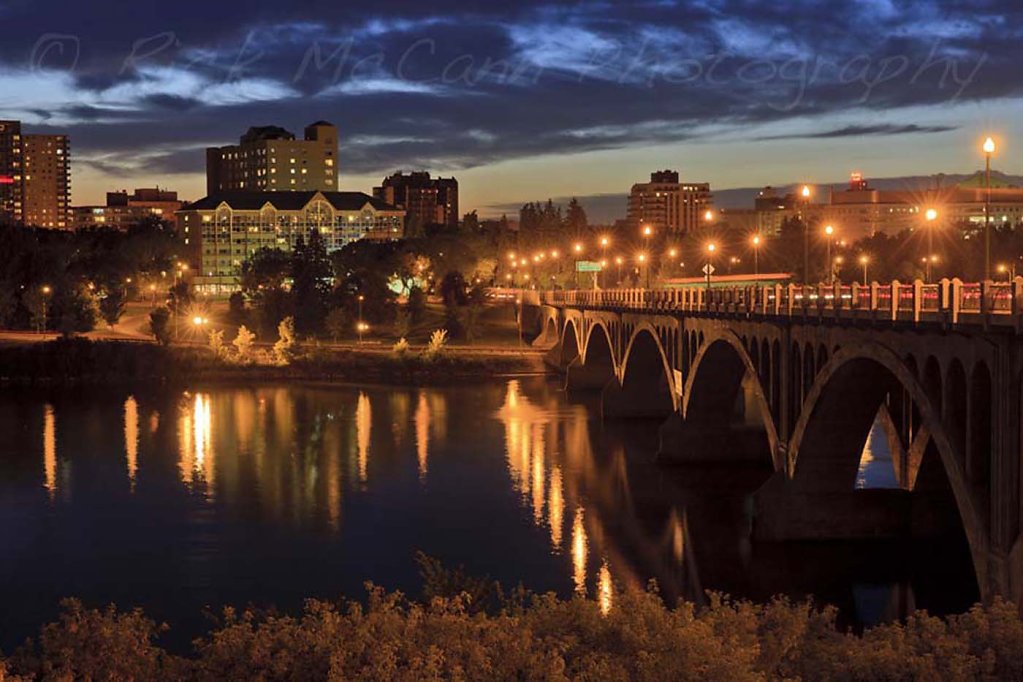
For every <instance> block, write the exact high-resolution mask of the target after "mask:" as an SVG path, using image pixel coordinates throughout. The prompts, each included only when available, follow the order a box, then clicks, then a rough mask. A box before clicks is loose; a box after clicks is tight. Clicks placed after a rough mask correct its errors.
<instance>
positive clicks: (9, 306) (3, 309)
mask: <svg viewBox="0 0 1023 682" xmlns="http://www.w3.org/2000/svg"><path fill="white" fill-rule="evenodd" d="M17 309H18V297H17V295H16V294H15V293H14V289H12V288H11V285H10V284H8V283H5V282H3V281H0V328H3V327H6V326H8V325H9V324H10V323H11V322H12V321H13V319H14V312H15V311H16V310H17Z"/></svg>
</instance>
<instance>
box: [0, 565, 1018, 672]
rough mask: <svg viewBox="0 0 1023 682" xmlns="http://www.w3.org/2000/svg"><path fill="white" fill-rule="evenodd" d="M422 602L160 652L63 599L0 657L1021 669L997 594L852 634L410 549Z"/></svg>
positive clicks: (547, 668)
mask: <svg viewBox="0 0 1023 682" xmlns="http://www.w3.org/2000/svg"><path fill="white" fill-rule="evenodd" d="M418 561H419V562H420V565H421V568H422V572H423V575H424V578H425V580H426V587H425V589H424V597H425V601H423V602H416V601H413V600H410V599H408V598H407V597H406V596H405V595H403V594H401V593H387V592H385V591H384V590H383V589H381V588H379V587H376V586H374V585H372V584H367V587H366V589H367V595H366V598H365V600H364V601H363V602H362V603H360V602H356V601H350V600H340V601H338V602H336V603H331V602H325V601H318V600H309V601H307V602H306V605H305V608H304V610H303V611H302V613H301V614H298V615H286V614H280V613H277V612H273V611H270V612H259V611H255V610H245V611H241V612H239V611H236V610H235V609H232V608H226V609H225V610H224V611H223V618H222V621H221V622H220V623H219V624H218V625H217V626H216V627H215V628H214V629H213V631H211V632H210V633H208V634H207V635H205V636H204V637H202V638H201V639H199V640H197V641H196V642H195V651H194V655H193V656H192V657H180V656H174V655H171V654H168V653H166V652H164V651H163V650H162V649H161V648H160V647H158V646H157V645H156V644H155V643H154V640H155V639H156V637H157V636H158V635H159V634H160V632H161V631H162V630H163V629H164V627H163V626H158V625H156V624H154V623H153V622H152V621H150V620H148V619H146V618H145V617H144V616H143V615H142V614H141V613H140V612H138V611H132V612H127V613H124V612H118V611H116V610H115V609H113V608H112V607H108V608H106V609H103V610H92V609H86V608H84V607H83V606H82V605H81V604H80V603H79V602H77V601H74V600H69V601H66V602H64V604H63V606H64V611H63V614H62V615H61V617H60V619H59V620H58V621H56V622H54V623H50V624H48V625H46V626H44V627H43V628H42V631H41V634H40V636H39V637H38V638H37V639H36V640H35V641H30V642H29V643H27V644H26V646H24V647H22V648H21V649H19V650H18V651H17V652H16V653H15V655H14V656H13V657H11V658H10V659H8V660H7V661H3V660H0V669H3V668H2V666H6V669H7V670H8V671H9V672H10V673H12V674H13V675H24V676H26V677H29V678H40V679H97V680H98V679H105V680H106V679H109V680H114V679H153V680H177V679H196V680H243V679H244V680H248V679H261V680H268V679H296V680H298V679H302V680H305V679H316V680H320V679H387V680H419V679H467V678H469V679H557V680H604V679H615V680H618V679H634V680H657V681H659V680H730V681H731V680H736V681H740V682H742V681H747V680H748V681H753V680H786V679H793V680H794V679H805V680H818V679H827V680H878V679H888V680H894V679H899V680H913V679H928V680H946V679H947V680H963V679H1006V680H1009V679H1020V676H1021V675H1023V621H1021V620H1020V617H1019V614H1018V612H1017V610H1016V607H1015V606H1014V605H1012V604H1010V603H1008V602H1005V601H1001V600H996V601H995V602H994V603H992V604H991V605H990V606H976V607H974V608H973V609H971V610H970V611H969V612H968V613H966V614H963V615H961V616H953V617H950V618H947V619H939V618H934V617H931V616H928V615H927V614H926V613H918V614H916V615H914V616H912V617H910V618H909V619H908V620H907V621H906V622H905V623H899V624H891V625H883V626H879V627H875V628H872V629H870V630H867V631H866V632H864V633H863V634H862V635H859V636H858V635H856V634H853V633H849V632H846V631H843V630H841V629H840V628H839V627H837V625H836V622H835V617H836V613H835V611H834V609H818V608H815V607H814V606H813V605H812V604H807V603H798V604H794V603H791V602H790V601H788V600H786V599H782V598H778V599H774V600H772V601H771V602H769V603H767V604H753V603H750V602H746V601H733V600H730V599H728V598H725V597H723V596H721V595H715V594H712V595H710V600H709V604H708V605H707V606H706V607H703V608H697V607H696V606H695V605H693V604H691V603H681V604H679V605H677V606H674V607H668V606H665V604H664V602H663V600H662V599H661V597H660V595H659V594H657V592H656V590H655V589H648V590H646V591H641V590H637V589H630V590H624V591H614V592H613V593H612V595H611V601H610V604H608V605H607V607H608V608H607V610H606V611H604V610H602V605H601V604H600V603H599V602H597V601H594V600H588V599H585V598H583V597H580V596H576V597H574V598H572V599H568V600H565V599H559V598H558V597H556V596H555V595H552V594H546V595H530V594H528V593H523V592H521V591H519V592H517V593H515V594H512V595H507V596H506V595H504V594H503V592H502V591H501V590H500V586H499V585H497V584H496V583H493V582H491V581H489V580H487V579H474V578H471V577H469V576H466V575H465V574H464V572H462V571H461V570H457V571H453V572H452V571H446V570H445V569H444V568H443V567H442V566H440V565H439V564H437V563H436V562H435V561H433V560H431V559H429V558H428V557H424V556H422V555H420V557H419V558H418Z"/></svg>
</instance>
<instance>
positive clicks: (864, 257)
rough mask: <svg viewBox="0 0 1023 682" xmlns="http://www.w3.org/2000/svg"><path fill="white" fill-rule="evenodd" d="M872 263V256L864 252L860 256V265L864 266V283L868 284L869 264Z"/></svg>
mask: <svg viewBox="0 0 1023 682" xmlns="http://www.w3.org/2000/svg"><path fill="white" fill-rule="evenodd" d="M868 264H870V256H868V255H867V254H863V255H862V256H860V265H862V266H863V285H864V286H866V285H867V265H868Z"/></svg>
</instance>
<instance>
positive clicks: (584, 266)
mask: <svg viewBox="0 0 1023 682" xmlns="http://www.w3.org/2000/svg"><path fill="white" fill-rule="evenodd" d="M601 270H603V268H602V267H600V263H598V262H597V261H592V260H577V261H576V262H575V271H576V272H600V271H601Z"/></svg>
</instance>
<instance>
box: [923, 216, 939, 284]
mask: <svg viewBox="0 0 1023 682" xmlns="http://www.w3.org/2000/svg"><path fill="white" fill-rule="evenodd" d="M924 218H925V219H926V220H927V273H926V278H927V279H926V281H927V283H928V284H929V283H930V281H931V259H932V258H934V221H936V220H937V219H938V212H937V211H936V210H935V209H933V208H929V209H927V212H926V213H925V214H924Z"/></svg>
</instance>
